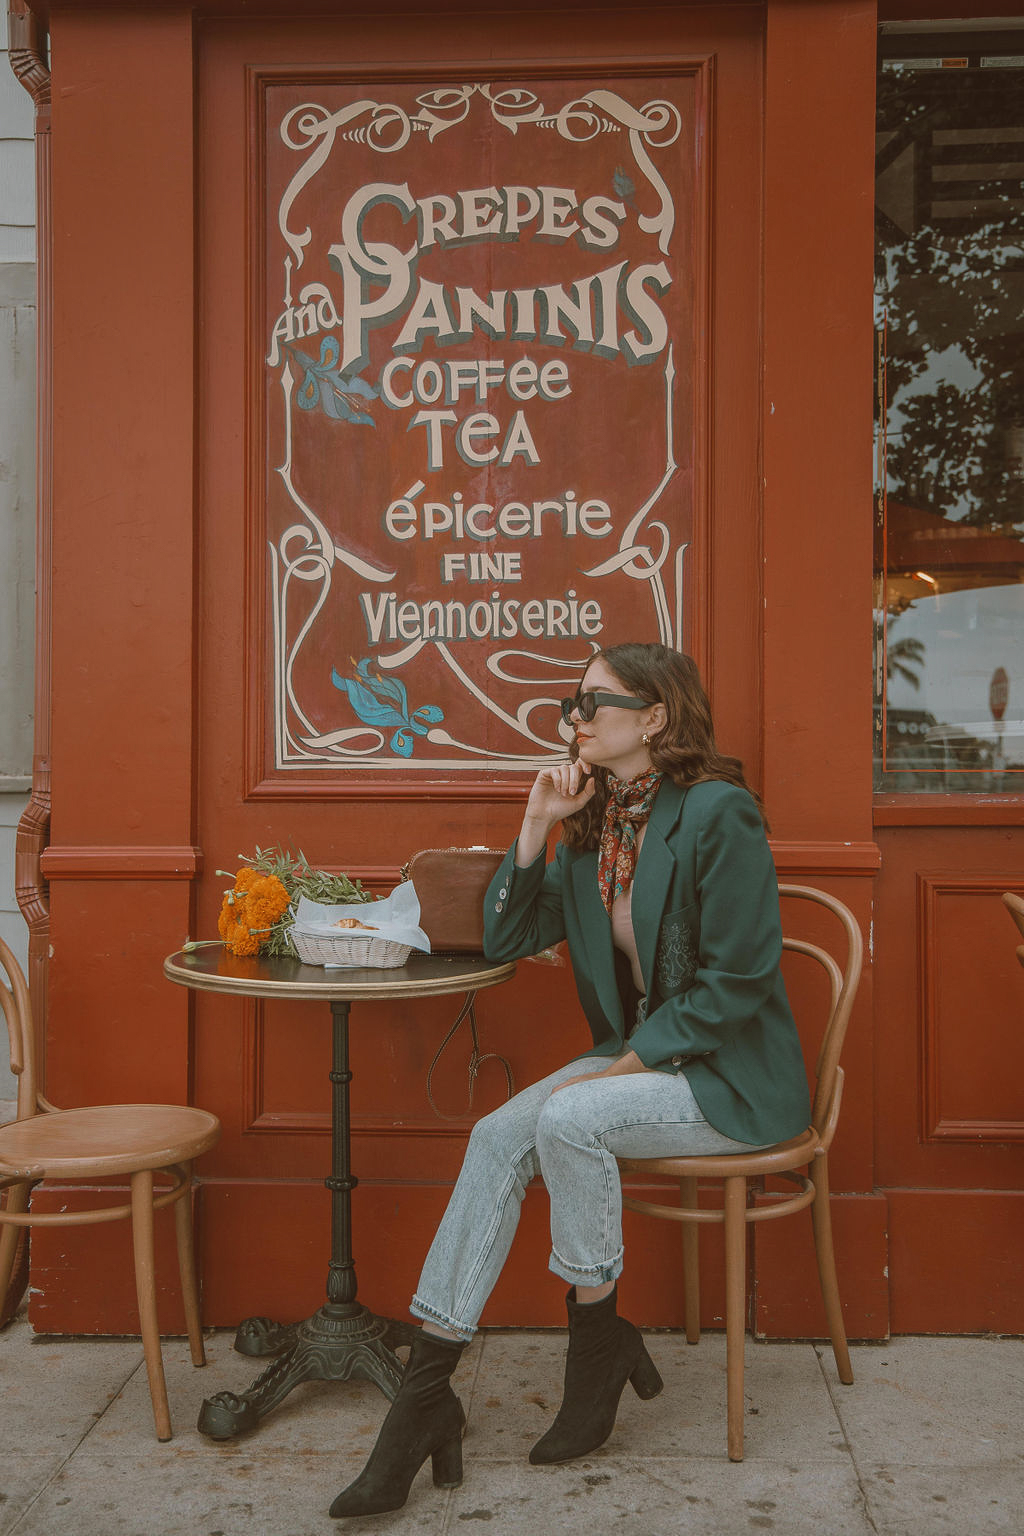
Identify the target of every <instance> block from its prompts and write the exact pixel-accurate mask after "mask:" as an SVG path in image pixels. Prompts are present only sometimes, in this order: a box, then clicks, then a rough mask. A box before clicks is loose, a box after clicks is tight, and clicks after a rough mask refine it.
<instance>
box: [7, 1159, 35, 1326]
mask: <svg viewBox="0 0 1024 1536" xmlns="http://www.w3.org/2000/svg"><path fill="white" fill-rule="evenodd" d="M30 1189H31V1185H30V1184H28V1183H25V1184H11V1185H9V1186H8V1188H7V1191H6V1195H7V1204H6V1207H5V1209H6V1210H8V1211H9V1212H10V1213H11V1215H12V1216H16V1215H20V1214H21V1213H22V1212H23V1211H27V1210H28V1196H29V1190H30ZM24 1231H25V1228H24V1227H15V1226H12V1225H10V1224H9V1223H8V1222H6V1221H5V1222H4V1223H3V1225H2V1226H0V1305H2V1303H3V1300H4V1297H5V1296H6V1295H7V1291H8V1287H9V1286H10V1283H11V1277H12V1276H13V1274H14V1260H15V1258H16V1256H17V1253H18V1239H19V1238H20V1237H21V1234H22V1233H23V1232H24Z"/></svg>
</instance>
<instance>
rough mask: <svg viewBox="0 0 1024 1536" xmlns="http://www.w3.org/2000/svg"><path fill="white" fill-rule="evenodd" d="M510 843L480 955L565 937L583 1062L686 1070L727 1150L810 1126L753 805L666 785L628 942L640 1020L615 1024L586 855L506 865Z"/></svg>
mask: <svg viewBox="0 0 1024 1536" xmlns="http://www.w3.org/2000/svg"><path fill="white" fill-rule="evenodd" d="M516 846H517V845H516V844H515V843H513V845H512V847H511V848H510V849H509V851H508V853H507V854H506V856H505V860H504V862H503V864H502V866H501V868H500V869H499V870H498V872H497V874H496V875H495V877H494V880H493V881H492V882H491V885H490V888H489V889H488V892H487V896H486V898H485V901H484V951H485V953H486V955H487V956H488V958H489V959H491V960H517V959H520V958H521V957H522V956H523V955H534V954H536V953H537V952H538V951H539V950H542V949H546V948H547V946H548V945H550V944H557V943H558V942H559V941H560V940H561V939H567V940H568V944H569V956H570V959H571V961H572V967H573V972H574V974H575V979H576V989H577V991H578V993H579V998H580V1002H581V1003H582V1005H583V1012H584V1014H585V1015H586V1018H587V1023H588V1024H589V1025H590V1032H591V1035H592V1038H593V1042H594V1043H593V1047H592V1048H591V1050H589V1051H587V1052H586V1053H585V1054H586V1055H588V1056H614V1055H617V1054H618V1053H619V1052H621V1051H622V1050H624V1049H626V1048H627V1037H628V1048H629V1049H630V1050H633V1051H635V1052H636V1054H637V1055H638V1056H639V1057H640V1060H641V1061H642V1062H643V1063H644V1065H645V1066H647V1067H652V1068H654V1070H656V1071H658V1072H670V1073H671V1072H678V1071H680V1070H682V1071H684V1072H685V1074H686V1077H687V1080H688V1081H689V1084H690V1087H691V1088H692V1090H693V1094H694V1097H695V1098H696V1100H697V1103H698V1104H699V1105H700V1108H701V1111H702V1113H703V1114H704V1116H705V1118H706V1119H707V1120H708V1121H709V1123H710V1124H711V1125H713V1126H714V1127H715V1128H716V1129H717V1130H719V1131H721V1132H723V1134H724V1135H726V1136H731V1137H734V1138H735V1139H736V1140H737V1141H748V1142H754V1143H765V1142H775V1141H783V1140H785V1139H786V1138H787V1137H790V1136H796V1135H798V1134H799V1132H801V1131H803V1130H805V1129H806V1127H807V1126H808V1124H809V1123H810V1114H811V1111H810V1101H809V1098H808V1093H807V1076H806V1072H805V1070H804V1063H803V1054H802V1052H801V1048H800V1041H799V1038H798V1036H797V1032H796V1026H795V1024H794V1022H793V1015H792V1013H791V1011H790V1007H789V1001H788V999H787V997H786V989H785V986H784V984H783V980H782V975H781V972H780V970H779V960H780V958H781V954H782V929H781V924H780V920H779V896H778V882H777V877H776V874H775V865H774V863H773V861H772V856H771V850H770V849H769V847H768V840H767V838H766V837H765V833H764V826H763V824H762V822H761V817H760V814H759V812H758V809H757V805H756V804H755V802H754V800H753V798H752V796H751V795H750V794H748V793H747V791H746V790H744V789H738V788H737V787H736V786H735V785H733V784H726V783H724V782H722V781H720V780H713V781H709V782H706V783H700V784H694V785H692V786H690V787H689V788H688V789H680V788H679V786H678V785H676V784H674V783H672V781H671V780H670V779H667V778H666V779H665V780H663V782H662V786H661V788H660V790H659V791H658V795H657V799H656V800H655V802H654V809H653V811H652V813H651V818H650V820H649V822H648V823H647V831H646V833H645V835H644V840H643V843H642V845H641V848H640V855H639V858H638V860H637V866H636V874H635V876H634V881H633V900H632V914H633V932H634V934H635V936H636V945H637V953H638V956H639V960H640V969H641V972H642V974H643V978H644V982H645V985H646V989H647V1011H646V1018H645V1019H644V1020H643V1022H642V1023H641V1024H639V1025H638V1026H637V1027H636V1028H635V1029H633V1032H632V1034H630V1033H629V1031H630V1029H632V1027H633V1020H632V1019H630V1020H628V1021H626V1020H625V1019H624V1016H623V1004H622V998H621V995H620V992H619V986H618V982H617V977H616V967H615V949H614V946H613V943H612V929H611V919H610V917H609V915H608V913H607V911H606V910H605V907H604V904H603V902H602V901H601V895H600V891H599V890H598V884H597V858H598V856H597V853H596V851H595V852H590V853H577V852H574V851H573V850H571V849H569V848H566V847H564V846H563V844H561V843H559V844H558V847H557V849H556V850H555V858H554V860H553V861H552V862H551V863H550V864H548V865H547V866H546V867H545V862H544V854H543V853H541V854H538V856H537V858H536V859H535V860H534V862H533V863H532V864H531V865H529V867H528V868H526V869H517V868H516V864H515V854H516Z"/></svg>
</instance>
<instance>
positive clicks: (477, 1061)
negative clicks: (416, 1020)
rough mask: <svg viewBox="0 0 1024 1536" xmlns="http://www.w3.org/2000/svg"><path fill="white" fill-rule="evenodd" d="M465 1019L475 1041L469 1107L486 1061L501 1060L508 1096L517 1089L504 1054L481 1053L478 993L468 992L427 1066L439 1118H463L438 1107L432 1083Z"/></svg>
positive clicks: (429, 1090)
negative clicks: (440, 1063)
mask: <svg viewBox="0 0 1024 1536" xmlns="http://www.w3.org/2000/svg"><path fill="white" fill-rule="evenodd" d="M465 1019H468V1020H469V1033H470V1037H471V1039H472V1041H473V1046H472V1050H471V1051H470V1053H469V1108H470V1109H472V1108H473V1089H474V1088H475V1086H476V1080H477V1076H478V1074H479V1072H480V1068H481V1067H482V1066H483V1064H484V1062H485V1061H500V1062H501V1065H502V1067H503V1069H504V1072H505V1083H506V1086H507V1087H508V1097H509V1098H511V1097H512V1095H513V1094H514V1093H515V1091H516V1085H515V1078H514V1077H513V1076H512V1068H511V1066H510V1065H509V1063H508V1062H507V1061H506V1060H505V1058H504V1056H500V1055H499V1054H498V1052H497V1051H485V1052H484V1053H483V1054H482V1055H481V1052H480V1037H479V1035H478V1034H477V1025H476V993H475V992H467V993H466V998H465V1001H464V1002H463V1004H462V1007H461V1008H460V1009H459V1012H458V1014H457V1016H456V1019H455V1023H454V1024H453V1025H452V1026H451V1028H450V1029H449V1031H448V1033H447V1034H446V1035H445V1037H444V1039H443V1040H442V1041H441V1044H440V1045H439V1046H438V1048H437V1050H436V1051H435V1052H434V1059H433V1061H432V1062H431V1063H430V1066H429V1067H428V1068H427V1098H428V1099H429V1100H430V1107H431V1109H432V1110H433V1111H434V1114H435V1115H436V1116H437V1118H438V1119H439V1120H461V1119H462V1118H463V1117H462V1115H461V1114H458V1115H446V1114H445V1112H444V1110H443V1109H438V1107H437V1101H436V1099H435V1098H434V1094H433V1087H432V1085H433V1078H434V1071H435V1068H436V1067H437V1064H438V1062H439V1061H440V1060H441V1057H442V1055H443V1054H444V1050H445V1047H446V1046H447V1045H448V1043H449V1041H450V1040H452V1039H453V1038H454V1036H455V1033H456V1031H457V1029H458V1028H459V1025H460V1024H461V1023H462V1022H463V1020H465Z"/></svg>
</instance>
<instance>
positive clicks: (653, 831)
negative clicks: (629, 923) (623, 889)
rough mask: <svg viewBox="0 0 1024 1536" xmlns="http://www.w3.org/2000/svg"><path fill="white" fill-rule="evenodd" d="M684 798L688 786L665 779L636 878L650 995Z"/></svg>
mask: <svg viewBox="0 0 1024 1536" xmlns="http://www.w3.org/2000/svg"><path fill="white" fill-rule="evenodd" d="M685 799H686V790H685V789H680V788H679V786H678V785H677V784H673V782H672V781H671V779H666V780H665V782H664V783H663V784H662V786H661V789H660V790H659V791H658V798H657V799H656V800H655V802H654V809H653V811H652V812H651V816H650V820H649V821H648V823H647V830H646V832H645V833H644V840H643V842H642V843H641V845H640V855H639V857H638V859H637V864H636V874H635V876H634V878H633V900H632V904H631V910H632V914H633V934H634V936H635V938H636V952H637V957H638V958H639V961H640V972H641V975H642V976H643V978H644V983H645V985H646V988H647V996H648V998H650V997H651V994H652V992H653V990H654V958H655V955H656V953H657V948H658V932H659V929H660V928H661V919H662V917H663V915H664V912H665V907H666V905H667V903H668V899H669V891H670V889H671V886H672V875H673V872H674V870H675V856H674V854H673V853H672V850H671V849H670V848H669V846H668V841H667V839H668V837H669V835H670V834H671V833H672V831H673V830H674V829H675V826H676V824H677V823H678V821H679V817H680V816H681V814H682V809H683V801H684V800H685Z"/></svg>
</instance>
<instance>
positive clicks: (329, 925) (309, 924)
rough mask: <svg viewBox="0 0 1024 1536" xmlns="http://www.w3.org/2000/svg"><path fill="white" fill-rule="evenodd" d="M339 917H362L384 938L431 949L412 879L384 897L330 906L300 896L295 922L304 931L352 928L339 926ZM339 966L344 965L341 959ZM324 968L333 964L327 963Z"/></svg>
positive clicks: (312, 932)
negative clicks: (421, 925)
mask: <svg viewBox="0 0 1024 1536" xmlns="http://www.w3.org/2000/svg"><path fill="white" fill-rule="evenodd" d="M339 917H355V918H358V919H359V921H360V922H361V923H363V924H365V926H366V927H367V928H368V929H369V928H372V929H373V930H374V932H375V933H377V934H378V935H379V937H380V938H382V939H393V940H394V942H395V943H396V944H411V945H412V947H413V949H423V950H426V952H427V953H428V954H429V953H430V940H429V939H428V938H427V936H426V934H425V933H424V932H423V929H422V928H421V927H420V925H419V923H420V899H419V897H418V896H417V894H416V887H415V886H414V885H413V883H412V881H411V880H403V881H401V882H400V884H398V885H396V886H395V888H394V890H393V891H392V892H391V894H390V896H385V897H384V899H383V901H358V902H352V901H347V902H342V903H340V904H339V905H338V906H331V907H327V906H323V905H322V904H321V903H320V902H318V901H310V900H309V898H308V896H300V897H299V905H298V909H297V911H296V913H295V924H294V926H295V927H296V928H298V929H299V931H300V932H301V933H310V934H322V933H330V934H337V933H339V932H341V933H345V932H346V931H348V930H346V929H344V928H342V929H339V928H338V919H339ZM351 931H352V932H353V933H357V934H358V933H360V932H362V930H361V929H359V928H355V929H352V930H351ZM339 968H344V967H343V966H342V965H341V962H339ZM324 969H325V970H327V969H330V967H329V966H325V967H324Z"/></svg>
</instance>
